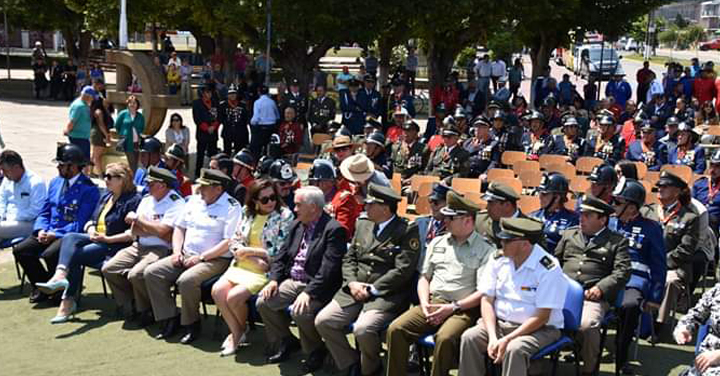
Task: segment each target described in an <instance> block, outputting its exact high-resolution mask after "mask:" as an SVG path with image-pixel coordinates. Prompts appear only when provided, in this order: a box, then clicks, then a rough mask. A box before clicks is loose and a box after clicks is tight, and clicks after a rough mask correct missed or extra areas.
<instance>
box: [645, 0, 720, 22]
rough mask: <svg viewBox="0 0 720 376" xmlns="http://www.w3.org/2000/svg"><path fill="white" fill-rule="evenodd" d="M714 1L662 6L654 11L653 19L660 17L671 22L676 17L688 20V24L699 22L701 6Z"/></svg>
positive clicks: (680, 2)
mask: <svg viewBox="0 0 720 376" xmlns="http://www.w3.org/2000/svg"><path fill="white" fill-rule="evenodd" d="M713 2H715V1H705V2H702V1H697V0H693V1H678V2H674V3H671V4H668V5H663V6H661V7H660V8H658V9H656V10H655V17H662V18H664V19H666V20H668V21H671V22H672V21H673V20H675V18H676V17H677V15H678V14H679V15H681V16H682V18H684V19H686V20H688V21H689V22H690V23H698V22H700V19H701V18H700V13H701V12H700V8H701V6H702V4H705V3H713Z"/></svg>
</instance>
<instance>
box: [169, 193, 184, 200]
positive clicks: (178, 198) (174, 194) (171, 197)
mask: <svg viewBox="0 0 720 376" xmlns="http://www.w3.org/2000/svg"><path fill="white" fill-rule="evenodd" d="M170 199H171V200H173V201H177V200H180V199H182V197H180V195H178V194H177V193H171V194H170Z"/></svg>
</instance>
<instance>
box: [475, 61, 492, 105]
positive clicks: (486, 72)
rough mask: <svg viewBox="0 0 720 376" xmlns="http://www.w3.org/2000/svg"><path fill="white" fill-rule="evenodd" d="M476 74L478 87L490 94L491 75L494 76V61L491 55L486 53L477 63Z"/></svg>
mask: <svg viewBox="0 0 720 376" xmlns="http://www.w3.org/2000/svg"><path fill="white" fill-rule="evenodd" d="M475 76H476V77H477V79H478V89H480V91H482V92H483V93H485V95H486V96H487V95H488V94H490V77H491V76H492V63H491V62H490V56H489V55H484V56H483V58H482V59H481V60H480V61H478V63H477V64H476V65H475Z"/></svg>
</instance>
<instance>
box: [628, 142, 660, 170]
mask: <svg viewBox="0 0 720 376" xmlns="http://www.w3.org/2000/svg"><path fill="white" fill-rule="evenodd" d="M653 153H654V154H653V155H651V154H650V153H649V152H648V153H643V148H642V141H640V140H636V141H633V143H632V144H630V147H629V148H628V151H627V153H625V158H626V159H629V160H631V161H638V162H644V163H645V164H646V165H647V167H648V170H650V171H660V167H662V165H664V164H666V163H667V146H666V145H665V144H663V143H662V142H660V141H655V145H653Z"/></svg>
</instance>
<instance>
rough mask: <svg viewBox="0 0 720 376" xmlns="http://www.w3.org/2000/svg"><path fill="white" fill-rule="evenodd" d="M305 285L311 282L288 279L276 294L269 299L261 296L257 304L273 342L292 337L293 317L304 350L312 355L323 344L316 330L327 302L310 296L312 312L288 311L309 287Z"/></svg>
mask: <svg viewBox="0 0 720 376" xmlns="http://www.w3.org/2000/svg"><path fill="white" fill-rule="evenodd" d="M305 286H307V284H305V283H303V282H300V281H293V280H292V279H286V280H284V281H282V282H281V283H280V285H279V286H278V289H277V292H276V293H275V295H273V296H271V297H270V298H268V299H263V298H262V296H259V297H258V299H257V302H256V305H257V310H258V313H260V317H262V320H263V324H264V326H265V335H266V336H267V339H268V342H270V344H278V343H280V341H282V340H284V339H286V338H290V337H292V333H291V332H290V318H291V317H292V319H293V320H294V321H295V324H296V325H297V328H298V331H299V332H300V344H301V345H302V349H303V352H305V353H306V354H310V353H311V352H313V351H315V350H317V349H319V348H320V347H321V346H323V341H322V338H320V334H319V333H318V332H317V330H316V329H315V314H316V312H317V311H319V310H320V309H321V308H322V307H323V304H322V303H321V302H319V301H317V300H316V299H310V306H309V310H308V312H305V313H302V314H299V315H295V314H292V313H291V314H290V315H288V313H287V311H286V310H287V307H289V306H291V305H292V304H293V303H294V302H295V299H296V298H297V297H298V295H300V294H301V293H302V292H303V291H304V290H305Z"/></svg>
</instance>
